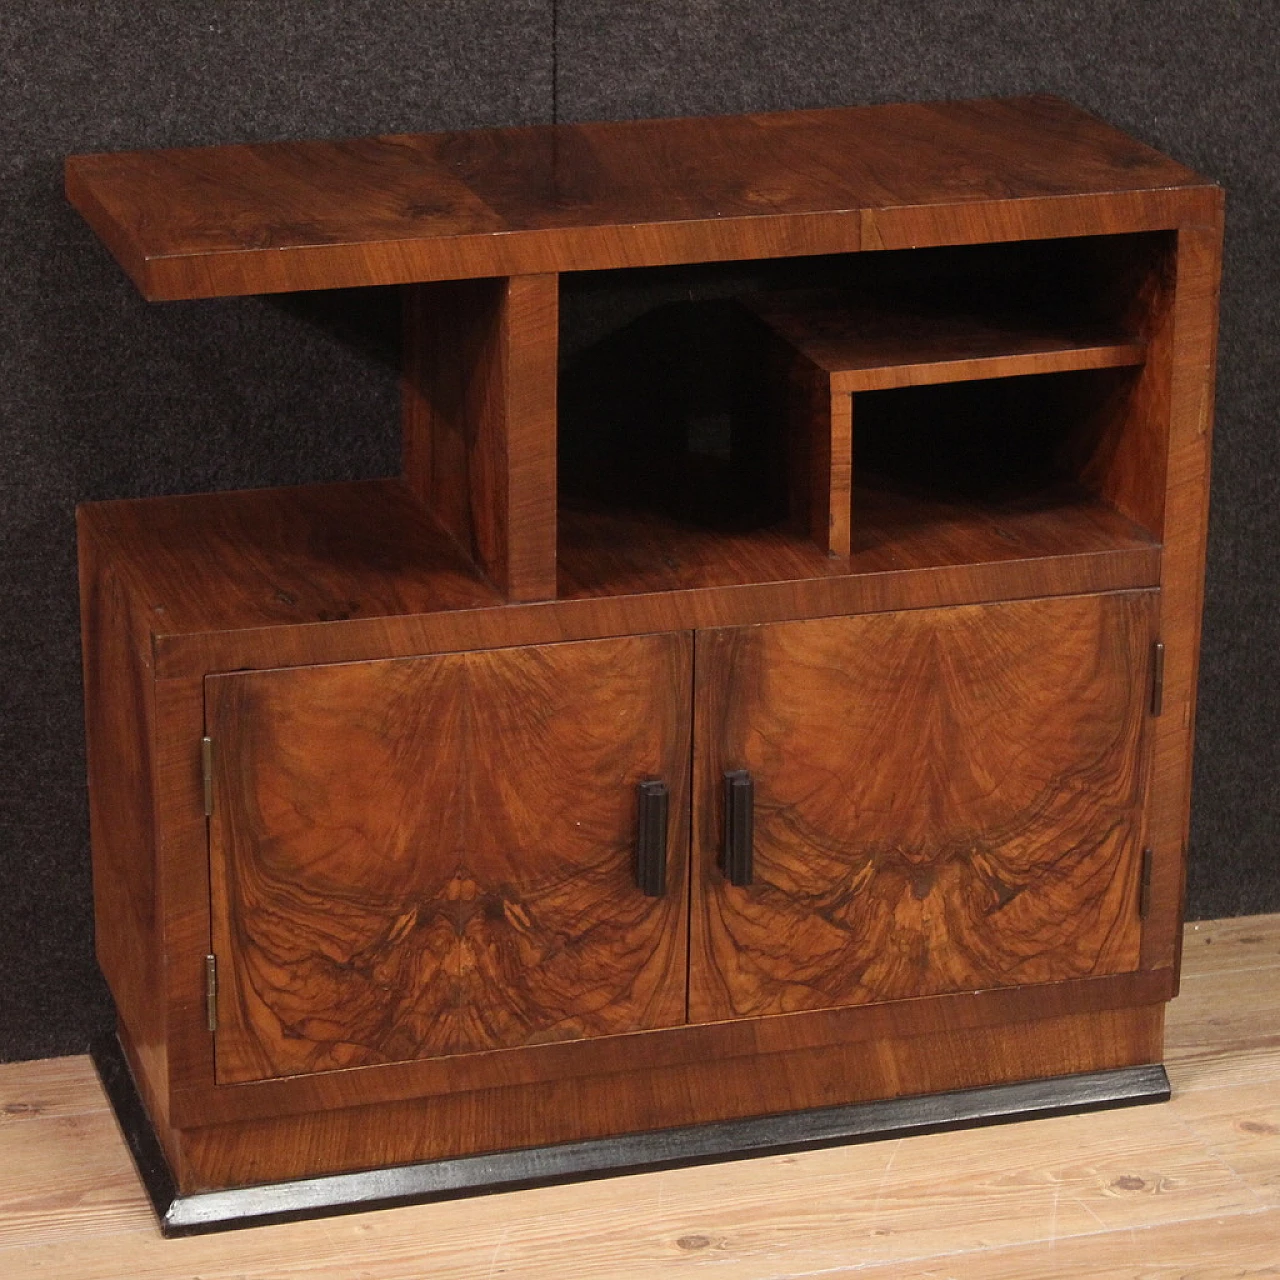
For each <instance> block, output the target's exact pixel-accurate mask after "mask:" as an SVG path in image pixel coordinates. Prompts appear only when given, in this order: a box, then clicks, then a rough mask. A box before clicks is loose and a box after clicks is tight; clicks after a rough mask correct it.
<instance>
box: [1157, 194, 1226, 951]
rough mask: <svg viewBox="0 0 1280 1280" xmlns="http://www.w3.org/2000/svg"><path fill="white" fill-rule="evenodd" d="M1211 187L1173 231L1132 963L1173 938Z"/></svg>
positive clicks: (1209, 357)
mask: <svg viewBox="0 0 1280 1280" xmlns="http://www.w3.org/2000/svg"><path fill="white" fill-rule="evenodd" d="M1221 194H1222V193H1221V192H1218V193H1217V195H1218V197H1219V200H1218V204H1217V218H1216V220H1215V221H1214V222H1213V223H1212V224H1211V225H1208V226H1196V227H1188V228H1184V229H1183V230H1181V231H1179V232H1178V259H1177V273H1176V283H1175V295H1174V305H1173V336H1172V343H1173V380H1172V396H1171V411H1170V420H1169V471H1168V493H1167V498H1166V505H1165V538H1164V543H1165V546H1164V556H1163V570H1162V590H1161V611H1160V612H1161V632H1162V634H1161V639H1162V640H1163V641H1164V646H1165V669H1164V705H1163V710H1162V713H1161V715H1160V717H1159V719H1158V720H1157V721H1156V734H1155V764H1154V773H1153V779H1152V794H1151V823H1150V833H1151V834H1150V839H1151V847H1152V853H1153V864H1152V874H1151V910H1150V913H1149V917H1148V920H1147V925H1146V928H1145V930H1144V932H1143V940H1142V962H1143V964H1144V966H1146V967H1149V968H1160V967H1163V966H1164V965H1168V964H1171V963H1172V964H1175V965H1176V964H1177V957H1178V950H1179V948H1180V947H1181V944H1182V929H1181V921H1182V898H1183V891H1184V881H1185V874H1186V871H1185V860H1186V842H1187V829H1188V823H1189V821H1190V793H1191V748H1192V736H1193V726H1194V722H1195V698H1196V672H1197V670H1198V668H1199V659H1200V622H1201V617H1200V615H1201V609H1202V605H1203V601H1204V559H1205V538H1206V531H1207V527H1208V514H1209V512H1208V502H1209V456H1210V446H1211V442H1212V432H1213V392H1214V358H1215V354H1216V348H1217V336H1218V286H1219V279H1220V275H1221V270H1222V221H1221V218H1222V205H1221Z"/></svg>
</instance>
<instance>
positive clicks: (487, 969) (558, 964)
mask: <svg viewBox="0 0 1280 1280" xmlns="http://www.w3.org/2000/svg"><path fill="white" fill-rule="evenodd" d="M690 669H691V642H690V638H689V636H688V634H687V633H679V634H672V635H662V636H638V637H631V638H626V639H617V640H600V641H587V642H582V643H576V644H558V645H544V646H540V647H530V648H523V649H506V650H497V651H491V652H480V653H464V654H447V655H442V656H438V657H427V658H413V659H401V660H387V661H379V662H363V663H353V664H350V665H342V666H327V667H304V668H296V669H291V670H280V671H262V672H246V673H241V674H229V675H217V676H210V677H209V678H208V679H207V680H206V689H205V694H206V715H207V724H208V731H209V734H210V736H211V737H212V738H213V742H214V760H215V772H214V809H213V816H212V819H211V824H210V861H211V873H212V885H211V888H212V904H213V922H212V923H213V938H214V950H215V953H216V955H217V959H218V965H219V982H220V991H219V994H218V1015H219V1027H218V1030H217V1034H216V1037H215V1045H216V1065H217V1079H218V1081H219V1083H227V1082H234V1081H246V1080H259V1079H267V1078H271V1077H276V1076H287V1075H293V1074H298V1073H301V1072H312V1071H323V1070H329V1069H334V1068H340V1067H353V1066H364V1065H369V1064H374V1063H385V1062H396V1061H405V1060H410V1059H415V1058H420V1057H424V1056H428V1055H439V1054H451V1053H461V1052H467V1051H471V1050H479V1049H491V1048H503V1047H508V1046H514V1045H525V1044H532V1043H536V1042H539V1041H549V1040H568V1039H575V1038H579V1037H586V1036H599V1035H608V1034H610V1033H614V1032H623V1031H634V1030H637V1029H641V1028H649V1027H661V1026H668V1025H671V1024H673V1023H679V1022H683V1021H684V1018H685V982H686V950H687V932H686V931H687V896H686V889H687V831H688V808H687V803H688V801H687V793H688V783H687V777H688V771H689V708H690V705H691V701H692V699H691V690H690ZM652 778H661V779H664V780H665V781H666V782H667V783H668V785H669V786H670V789H671V794H670V805H669V821H668V829H667V841H668V843H667V853H668V861H667V889H666V894H665V896H663V897H657V898H655V897H647V896H645V895H644V894H643V893H642V892H641V891H640V890H639V889H638V888H637V884H636V877H635V868H634V865H633V864H634V847H635V838H636V826H637V798H636V786H637V784H638V783H639V782H641V781H643V780H646V779H652Z"/></svg>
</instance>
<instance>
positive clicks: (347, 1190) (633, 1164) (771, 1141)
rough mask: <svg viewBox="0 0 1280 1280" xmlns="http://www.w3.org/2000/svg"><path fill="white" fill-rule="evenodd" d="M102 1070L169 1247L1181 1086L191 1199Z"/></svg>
mask: <svg viewBox="0 0 1280 1280" xmlns="http://www.w3.org/2000/svg"><path fill="white" fill-rule="evenodd" d="M93 1061H94V1065H95V1066H96V1067H97V1069H98V1074H99V1075H100V1076H101V1078H102V1083H103V1087H104V1088H105V1089H106V1092H107V1096H108V1097H109V1098H110V1099H111V1105H112V1106H113V1107H114V1108H115V1112H116V1116H117V1117H118V1118H119V1121H120V1126H121V1128H122V1129H123V1130H124V1133H125V1137H126V1138H127V1140H128V1143H129V1149H130V1150H131V1151H132V1152H133V1158H134V1161H135V1162H136V1164H137V1166H138V1172H139V1173H140V1174H141V1175H142V1181H143V1183H144V1184H145V1185H146V1188H147V1193H148V1194H149V1195H150V1197H151V1202H152V1204H154V1205H155V1209H156V1213H157V1215H158V1216H159V1218H160V1229H161V1230H162V1231H163V1232H164V1234H165V1235H166V1236H184V1235H196V1234H198V1233H200V1232H206V1231H225V1230H227V1229H229V1228H232V1227H252V1226H263V1225H265V1224H267V1223H272V1222H292V1221H296V1220H298V1219H301V1218H319V1217H324V1216H327V1215H330V1214H337V1213H360V1212H363V1211H365V1210H368V1209H385V1208H391V1207H392V1206H395V1205H406V1204H421V1203H425V1202H427V1201H432V1200H452V1199H457V1198H458V1197H461V1196H471V1195H480V1194H484V1193H489V1192H494V1191H515V1190H519V1189H521V1188H524V1187H537V1186H545V1185H548V1184H550V1183H557V1182H575V1181H583V1180H585V1179H588V1178H604V1177H610V1176H614V1175H618V1174H625V1173H646V1172H651V1171H653V1170H657V1169H673V1168H678V1167H680V1166H682V1165H691V1164H709V1163H712V1162H714V1161H720V1160H736V1159H743V1158H746V1157H750V1156H767V1155H780V1154H782V1153H785V1152H791V1151H811V1150H814V1149H816V1148H819V1147H833V1146H840V1145H843V1144H846V1143H853V1142H866V1141H870V1140H872V1139H877V1138H897V1137H904V1136H909V1135H912V1134H920V1133H941V1132H944V1131H946V1130H949V1129H969V1128H976V1127H977V1126H979V1125H989V1124H1006V1123H1008V1122H1010V1121H1014V1120H1037V1119H1044V1118H1045V1117H1048V1116H1063V1115H1075V1114H1077V1113H1079V1112H1082V1111H1101V1110H1105V1109H1107V1108H1109V1107H1125V1106H1132V1105H1136V1104H1139V1103H1147V1102H1167V1101H1168V1099H1169V1077H1168V1076H1167V1075H1165V1071H1164V1067H1162V1066H1159V1065H1158V1064H1157V1065H1152V1066H1142V1067H1123V1068H1120V1069H1118V1070H1115V1071H1096V1072H1091V1073H1090V1074H1087V1075H1076V1076H1057V1077H1054V1078H1052V1079H1049V1080H1029V1081H1026V1082H1024V1083H1020V1084H999V1085H991V1086H989V1087H987V1088H984V1089H959V1090H956V1091H954V1092H951V1093H933V1094H927V1095H925V1096H924V1097H916V1098H895V1099H892V1100H890V1101H886V1102H860V1103H854V1104H852V1105H850V1106H844V1107H824V1108H821V1109H820V1110H813V1111H796V1112H790V1113H787V1114H785V1115H776V1116H760V1117H756V1118H754V1119H749V1120H723V1121H717V1122H715V1123H712V1124H700V1125H691V1126H689V1127H688V1128H684V1129H663V1130H659V1131H655V1132H651V1133H636V1134H626V1135H623V1136H622V1137H617V1138H599V1139H595V1140H592V1141H589V1142H567V1143H563V1144H560V1145H557V1146H551V1147H533V1148H529V1149H526V1150H523V1151H500V1152H497V1153H495V1154H493V1155H482V1156H461V1157H459V1158H457V1159H452V1160H432V1161H428V1162H426V1163H423V1164H410V1165H398V1166H396V1167H395V1168H391V1169H374V1170H370V1171H368V1172H366V1173H337V1174H328V1175H326V1176H324V1177H320V1178H300V1179H298V1180H297V1181H295V1182H273V1183H268V1184H266V1185H263V1186H256V1187H239V1188H236V1189H234V1190H230V1191H206V1192H201V1193H199V1194H196V1195H190V1196H182V1195H179V1194H178V1191H177V1187H176V1185H175V1183H174V1180H173V1175H172V1174H171V1173H170V1171H169V1166H168V1164H167V1162H166V1160H165V1157H164V1152H163V1151H162V1150H161V1148H160V1142H159V1140H158V1139H157V1138H156V1135H155V1132H154V1131H153V1129H152V1128H151V1123H150V1121H149V1120H148V1119H147V1116H146V1113H145V1112H144V1111H143V1108H142V1101H141V1099H140V1098H139V1096H138V1091H137V1087H136V1086H135V1084H134V1082H133V1076H132V1074H131V1073H130V1070H129V1066H128V1063H127V1062H126V1061H125V1057H124V1054H123V1052H122V1051H121V1049H120V1046H119V1043H118V1042H117V1041H116V1038H115V1036H104V1037H103V1038H102V1039H101V1040H99V1041H97V1042H96V1043H95V1044H94V1046H93Z"/></svg>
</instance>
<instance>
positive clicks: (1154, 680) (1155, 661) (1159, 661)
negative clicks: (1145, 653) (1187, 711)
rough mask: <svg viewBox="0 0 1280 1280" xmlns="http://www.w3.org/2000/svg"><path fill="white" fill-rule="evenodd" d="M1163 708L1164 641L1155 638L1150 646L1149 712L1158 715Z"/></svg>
mask: <svg viewBox="0 0 1280 1280" xmlns="http://www.w3.org/2000/svg"><path fill="white" fill-rule="evenodd" d="M1163 710H1164V643H1163V642H1162V641H1160V640H1157V641H1156V642H1155V644H1153V645H1152V646H1151V714H1152V715H1153V716H1158V715H1159V714H1160V712H1161V711H1163Z"/></svg>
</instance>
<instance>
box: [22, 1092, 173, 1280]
mask: <svg viewBox="0 0 1280 1280" xmlns="http://www.w3.org/2000/svg"><path fill="white" fill-rule="evenodd" d="M0 1170H3V1173H0V1247H3V1246H5V1245H10V1244H17V1243H23V1244H28V1243H34V1242H36V1241H56V1240H75V1241H80V1240H91V1238H92V1237H95V1236H98V1235H102V1234H114V1233H116V1232H120V1231H128V1230H130V1229H131V1228H132V1229H140V1228H144V1227H145V1228H146V1229H147V1230H148V1231H153V1230H154V1225H153V1224H154V1218H153V1216H152V1213H151V1207H150V1205H149V1204H148V1202H147V1200H146V1193H145V1192H144V1191H143V1189H142V1183H141V1182H140V1181H139V1179H138V1175H137V1172H136V1170H135V1169H134V1167H133V1161H132V1160H131V1159H130V1157H129V1152H128V1150H127V1148H126V1147H125V1145H124V1139H123V1138H122V1136H121V1134H120V1130H119V1127H118V1126H117V1125H116V1121H115V1117H114V1116H113V1115H112V1114H111V1112H110V1111H90V1112H84V1113H81V1114H79V1115H65V1116H58V1117H56V1118H48V1119H39V1120H29V1121H27V1122H25V1123H23V1124H10V1125H6V1126H5V1127H4V1128H2V1129H0ZM92 1247H96V1244H93V1245H92ZM2 1256H3V1255H0V1257H2ZM3 1274H4V1272H3V1266H2V1264H0V1275H3ZM121 1274H122V1275H123V1274H124V1273H123V1272H122V1273H121Z"/></svg>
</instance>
